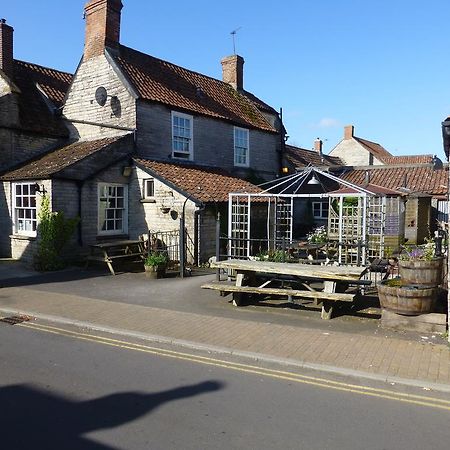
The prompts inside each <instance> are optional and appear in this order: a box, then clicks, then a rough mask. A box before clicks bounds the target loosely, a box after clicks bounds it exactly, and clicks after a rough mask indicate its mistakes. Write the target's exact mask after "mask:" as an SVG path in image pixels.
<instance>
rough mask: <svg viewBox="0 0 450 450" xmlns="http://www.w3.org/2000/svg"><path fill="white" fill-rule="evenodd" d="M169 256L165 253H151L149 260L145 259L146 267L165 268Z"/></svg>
mask: <svg viewBox="0 0 450 450" xmlns="http://www.w3.org/2000/svg"><path fill="white" fill-rule="evenodd" d="M167 262H168V261H167V256H166V255H164V254H163V253H150V254H149V255H148V256H147V258H145V261H144V265H145V266H153V267H154V266H164V265H166V264H167Z"/></svg>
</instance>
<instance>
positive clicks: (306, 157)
mask: <svg viewBox="0 0 450 450" xmlns="http://www.w3.org/2000/svg"><path fill="white" fill-rule="evenodd" d="M286 158H287V159H288V161H290V162H291V163H292V164H293V165H294V166H295V167H306V166H308V165H312V166H342V165H343V162H342V161H341V159H340V158H338V157H336V156H328V155H324V154H322V155H319V153H318V152H316V151H315V150H306V149H304V148H300V147H295V146H293V145H286Z"/></svg>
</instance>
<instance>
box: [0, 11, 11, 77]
mask: <svg viewBox="0 0 450 450" xmlns="http://www.w3.org/2000/svg"><path fill="white" fill-rule="evenodd" d="M0 69H1V70H2V71H3V72H4V73H5V74H6V76H7V77H9V78H10V79H13V77H14V28H13V27H11V26H9V25H8V24H7V23H6V20H5V19H1V20H0Z"/></svg>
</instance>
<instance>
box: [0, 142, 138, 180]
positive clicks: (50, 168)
mask: <svg viewBox="0 0 450 450" xmlns="http://www.w3.org/2000/svg"><path fill="white" fill-rule="evenodd" d="M123 138H124V137H111V138H104V139H98V140H95V141H80V142H75V143H73V144H70V145H67V146H65V147H62V148H58V149H56V150H52V151H50V152H48V153H46V154H44V155H41V156H39V157H37V158H34V159H33V160H31V161H28V162H26V163H24V164H22V165H20V166H19V167H17V168H15V169H13V170H10V171H8V172H6V173H4V174H3V175H2V176H1V177H0V179H1V180H5V181H12V180H30V179H47V178H52V177H53V176H57V175H62V173H63V171H67V170H68V169H69V168H70V167H71V166H74V165H75V164H77V163H80V162H81V161H83V160H84V159H85V158H87V157H89V156H92V155H94V154H95V153H98V152H100V151H102V150H103V149H106V148H107V147H109V146H110V145H111V144H114V143H116V142H117V141H119V140H120V139H123ZM132 150H133V149H132V148H131V149H130V153H131V151H132ZM107 153H108V154H107V155H106V156H107V158H106V159H105V165H110V164H111V163H113V162H114V155H113V154H112V152H111V151H110V149H109V148H108V152H107ZM121 156H122V157H123V155H121ZM98 169H99V168H98V167H95V168H94V170H98ZM77 171H78V172H80V173H79V174H77V175H76V179H85V178H87V177H88V173H87V172H86V171H85V170H83V171H81V170H77Z"/></svg>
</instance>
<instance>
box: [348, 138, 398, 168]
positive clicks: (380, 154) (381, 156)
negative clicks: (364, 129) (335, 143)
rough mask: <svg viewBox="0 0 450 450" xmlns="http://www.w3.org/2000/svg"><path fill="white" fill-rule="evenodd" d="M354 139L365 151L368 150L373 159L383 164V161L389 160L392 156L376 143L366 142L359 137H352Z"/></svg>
mask: <svg viewBox="0 0 450 450" xmlns="http://www.w3.org/2000/svg"><path fill="white" fill-rule="evenodd" d="M354 139H355V140H356V141H357V142H359V143H360V144H361V145H362V146H363V147H364V148H365V149H366V150H368V151H369V152H370V153H371V154H372V155H373V156H374V157H375V158H377V159H378V160H379V161H381V162H383V163H385V160H386V159H388V158H391V157H392V155H391V154H390V153H389V152H388V151H387V150H386V149H385V148H384V147H382V146H381V145H380V144H377V143H376V142H372V141H368V140H366V139H362V138H360V137H356V136H354Z"/></svg>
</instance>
